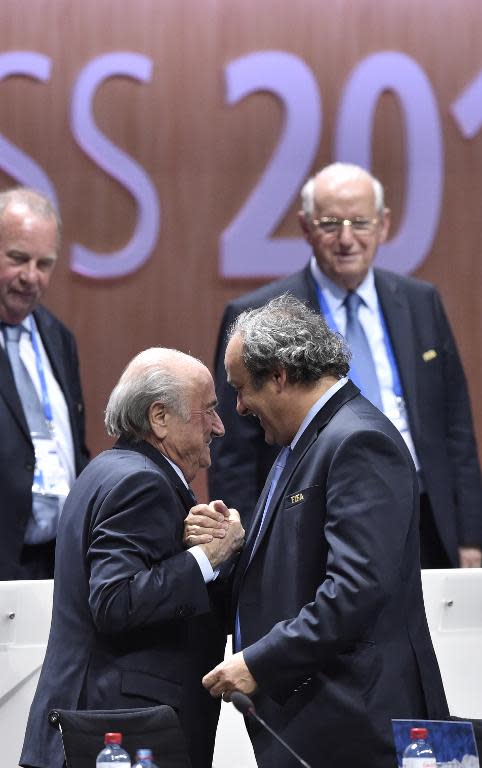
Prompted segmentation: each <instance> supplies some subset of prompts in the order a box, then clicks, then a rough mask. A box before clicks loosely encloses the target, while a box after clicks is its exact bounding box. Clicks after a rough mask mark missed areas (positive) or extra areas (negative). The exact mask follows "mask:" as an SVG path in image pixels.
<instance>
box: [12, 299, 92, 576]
mask: <svg viewBox="0 0 482 768" xmlns="http://www.w3.org/2000/svg"><path fill="white" fill-rule="evenodd" d="M34 317H35V322H36V323H37V326H38V329H39V333H40V336H41V338H42V342H43V344H44V347H45V350H46V352H47V354H48V357H49V360H50V363H51V365H52V370H53V372H54V375H55V377H56V378H57V381H58V382H59V384H60V387H61V389H62V392H63V394H64V397H65V401H66V403H67V408H68V412H69V417H70V427H71V430H72V437H73V443H74V455H75V469H76V472H77V474H78V473H79V472H80V471H81V470H82V469H83V468H84V466H85V465H86V464H87V461H88V459H89V452H88V450H87V447H86V445H85V423H84V402H83V397H82V390H81V385H80V374H79V362H78V357H77V347H76V344H75V339H74V336H73V335H72V333H71V332H70V331H69V330H68V329H67V328H66V327H65V326H64V325H63V324H62V323H61V322H60V321H59V320H58V319H57V318H56V317H54V315H52V314H51V313H50V312H49V311H48V310H47V309H45V308H44V307H38V308H37V309H36V310H35V312H34ZM0 435H1V439H0V488H1V492H0V521H1V522H0V526H1V536H0V580H8V579H17V578H22V574H21V571H20V553H21V551H22V547H23V542H24V538H25V529H26V526H27V522H28V519H29V517H30V513H31V511H32V481H33V470H34V465H35V454H34V449H33V445H32V441H31V439H30V433H29V429H28V426H27V422H26V420H25V416H24V413H23V410H22V404H21V402H20V399H19V396H18V394H17V389H16V386H15V381H14V378H13V374H12V371H11V368H10V364H9V361H8V357H7V354H6V352H5V351H4V349H3V348H2V347H1V346H0Z"/></svg>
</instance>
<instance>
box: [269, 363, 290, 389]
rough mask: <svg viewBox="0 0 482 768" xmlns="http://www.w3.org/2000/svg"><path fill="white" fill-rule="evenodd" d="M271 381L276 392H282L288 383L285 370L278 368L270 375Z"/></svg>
mask: <svg viewBox="0 0 482 768" xmlns="http://www.w3.org/2000/svg"><path fill="white" fill-rule="evenodd" d="M271 381H272V382H273V383H274V385H275V388H276V391H277V392H282V391H283V389H284V388H285V387H286V384H287V383H288V376H287V374H286V370H285V368H278V370H276V371H273V373H272V374H271Z"/></svg>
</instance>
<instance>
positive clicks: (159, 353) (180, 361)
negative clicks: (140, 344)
mask: <svg viewBox="0 0 482 768" xmlns="http://www.w3.org/2000/svg"><path fill="white" fill-rule="evenodd" d="M155 368H163V369H164V370H165V371H166V372H168V373H170V374H171V375H172V376H175V377H176V378H179V380H183V381H184V380H185V381H186V383H189V382H190V381H192V378H193V376H195V374H196V372H198V373H203V372H207V374H208V375H209V376H211V373H210V371H209V369H208V368H207V367H206V366H205V365H204V363H203V362H201V360H198V359H197V358H196V357H192V355H188V354H186V353H185V352H181V351H180V350H178V349H169V348H167V347H149V349H144V350H143V351H142V352H139V354H137V355H136V356H135V357H134V358H132V360H131V361H130V362H129V363H128V364H127V365H126V367H125V369H124V371H123V373H122V376H121V379H122V380H123V381H130V379H131V378H133V377H134V376H136V375H138V374H139V373H145V372H147V371H148V370H149V369H155Z"/></svg>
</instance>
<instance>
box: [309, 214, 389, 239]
mask: <svg viewBox="0 0 482 768" xmlns="http://www.w3.org/2000/svg"><path fill="white" fill-rule="evenodd" d="M379 221H380V216H374V217H365V216H355V217H354V218H353V219H349V218H343V219H342V218H339V217H338V216H321V217H320V218H319V219H313V218H312V219H311V223H312V224H313V226H314V227H316V229H317V230H318V231H319V232H321V234H322V235H324V236H325V237H334V236H338V235H340V233H341V231H342V228H343V227H351V229H352V232H354V233H355V234H356V235H365V234H366V235H371V234H372V233H373V229H374V225H375V224H377V223H378V222H379ZM362 222H363V223H364V224H365V225H367V229H361V230H360V229H359V230H357V229H356V228H355V229H353V225H354V224H355V225H356V224H361V223H362ZM323 223H325V224H330V223H331V224H332V225H333V226H334V227H335V229H334V230H333V232H327V231H326V230H324V229H323V227H322V226H321V225H322V224H323Z"/></svg>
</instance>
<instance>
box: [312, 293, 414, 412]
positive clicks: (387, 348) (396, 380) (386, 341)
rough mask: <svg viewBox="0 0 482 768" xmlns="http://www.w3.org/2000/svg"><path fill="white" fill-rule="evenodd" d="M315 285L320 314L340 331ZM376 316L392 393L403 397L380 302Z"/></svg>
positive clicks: (334, 329)
mask: <svg viewBox="0 0 482 768" xmlns="http://www.w3.org/2000/svg"><path fill="white" fill-rule="evenodd" d="M315 286H316V293H317V296H318V304H319V305H320V312H321V314H322V315H324V318H325V320H326V322H327V324H328V326H329V327H330V328H331V330H332V331H335V333H340V329H339V328H338V326H337V325H336V323H335V319H334V317H333V315H332V314H331V311H330V308H329V306H328V303H327V301H326V299H325V297H324V296H323V291H322V290H321V288H320V286H319V284H318V283H317V282H316V281H315ZM378 317H379V319H380V325H381V327H382V333H383V342H384V344H385V351H386V353H387V358H388V363H389V365H390V369H391V372H392V385H393V393H394V395H395V396H396V397H403V389H402V382H401V381H400V375H399V373H398V366H397V361H396V360H395V353H394V351H393V346H392V342H391V339H390V334H389V333H388V328H387V323H386V321H385V318H384V316H383V312H382V310H381V308H380V304H379V305H378ZM353 373H354V378H355V379H356V369H354V370H353Z"/></svg>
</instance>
